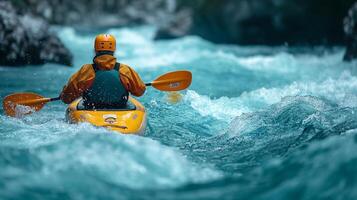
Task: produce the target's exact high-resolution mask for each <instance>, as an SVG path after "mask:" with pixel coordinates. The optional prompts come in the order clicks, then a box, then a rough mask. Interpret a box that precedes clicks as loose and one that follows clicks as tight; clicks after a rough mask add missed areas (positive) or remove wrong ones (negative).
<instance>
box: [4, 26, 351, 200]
mask: <svg viewBox="0 0 357 200" xmlns="http://www.w3.org/2000/svg"><path fill="white" fill-rule="evenodd" d="M55 31H56V32H57V33H58V35H59V37H60V38H61V39H62V41H63V42H64V43H65V45H66V46H67V47H68V48H69V49H70V50H71V51H72V52H73V54H74V58H75V60H74V67H72V68H70V67H65V66H58V65H55V64H46V65H44V66H26V67H24V68H7V67H0V72H1V73H0V79H1V80H2V81H1V82H0V88H1V90H0V96H1V97H2V98H3V97H4V96H6V95H8V94H10V93H13V92H21V91H32V92H36V93H39V94H42V95H44V96H49V97H56V96H57V95H58V94H59V92H60V90H61V88H62V87H63V85H64V84H65V83H66V81H67V80H68V78H69V76H70V75H71V74H73V73H74V72H75V71H76V70H78V69H79V68H80V67H81V65H82V64H85V63H90V62H91V60H92V57H93V50H92V42H93V38H94V36H95V35H96V34H97V33H99V31H94V32H92V33H88V32H83V31H78V30H77V31H76V30H74V29H73V28H67V27H57V28H55ZM154 31H155V29H153V28H151V27H138V28H130V29H129V28H122V29H110V30H106V32H107V33H110V34H113V35H115V36H116V37H117V38H118V47H117V49H118V51H117V52H116V54H115V55H116V56H117V57H118V60H119V62H122V63H126V64H129V65H130V66H132V67H133V68H134V69H135V70H137V72H138V73H139V74H140V75H141V77H142V79H143V80H144V81H145V82H149V81H151V80H153V79H155V78H156V77H157V76H159V75H161V74H163V73H166V72H168V71H174V70H179V69H186V70H190V71H192V73H193V82H192V85H191V87H190V88H189V89H188V90H187V91H184V92H182V94H183V99H182V101H181V102H179V103H178V104H170V103H168V101H167V94H165V93H162V92H159V91H156V90H154V89H152V88H148V90H147V91H146V94H145V96H143V97H140V98H138V99H139V101H140V102H142V103H143V104H144V106H145V107H146V109H147V112H148V128H147V130H146V132H145V135H144V137H140V136H127V135H120V134H116V133H113V132H110V131H108V130H105V129H104V128H96V127H92V126H91V125H89V124H80V125H74V124H67V123H66V122H65V121H64V111H65V108H66V106H65V105H63V104H62V103H60V102H56V103H51V104H48V105H47V106H46V107H45V108H44V109H43V110H42V111H41V112H38V113H35V114H33V115H31V116H26V117H25V118H23V119H14V118H9V117H6V116H4V114H3V110H1V111H0V112H1V115H0V141H1V142H0V153H1V155H0V167H1V169H2V170H1V171H0V178H1V180H2V182H1V184H0V197H2V198H24V197H27V198H28V199H31V198H33V199H36V198H37V197H38V196H37V195H38V194H40V195H43V196H44V197H47V198H51V199H61V197H64V196H65V197H69V198H75V199H97V198H107V199H151V198H157V199H167V198H174V199H222V198H225V199H272V198H273V199H288V198H296V199H316V198H336V197H344V198H342V199H353V197H355V195H356V194H355V191H357V190H356V183H357V182H356V181H355V175H354V174H356V172H357V171H356V169H355V167H353V166H354V165H355V164H357V162H356V155H355V154H354V153H353V152H354V151H356V150H357V142H356V141H357V139H356V138H357V135H356V134H357V131H356V130H357V116H356V111H357V108H356V106H357V103H356V102H357V76H356V73H357V72H356V69H357V68H356V66H357V65H356V63H355V62H354V63H344V62H342V61H341V60H342V56H343V53H344V52H343V51H344V50H343V49H342V48H340V47H334V48H329V49H326V48H324V47H315V48H306V47H299V48H296V47H294V48H292V47H289V46H282V47H264V46H261V47H260V46H257V47H249V46H248V47H240V46H232V45H216V44H212V43H210V42H207V41H205V40H203V39H201V38H199V37H195V36H188V37H184V38H181V39H176V40H169V41H154V40H153V36H154ZM88 188H92V189H88ZM94 188H95V189H94ZM341 193H343V195H342V196H341ZM297 194H298V195H297Z"/></svg>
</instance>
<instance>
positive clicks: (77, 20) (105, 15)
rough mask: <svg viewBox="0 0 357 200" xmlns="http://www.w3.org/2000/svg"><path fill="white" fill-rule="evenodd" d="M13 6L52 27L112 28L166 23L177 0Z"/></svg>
mask: <svg viewBox="0 0 357 200" xmlns="http://www.w3.org/2000/svg"><path fill="white" fill-rule="evenodd" d="M16 5H17V6H18V7H19V8H21V9H22V10H26V11H28V12H32V13H35V14H36V15H39V16H41V17H43V18H44V19H46V20H47V21H49V22H50V23H51V24H61V25H63V24H65V25H76V26H82V27H83V26H84V27H85V26H93V25H95V26H96V27H111V26H128V25H142V24H154V25H158V24H165V23H166V22H167V19H168V18H170V16H171V15H172V13H173V12H174V11H175V8H176V0H150V1H146V0H130V1H128V0H76V1H73V0H51V1H43V0H26V1H20V2H18V3H17V4H16Z"/></svg>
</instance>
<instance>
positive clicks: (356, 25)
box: [343, 2, 357, 61]
mask: <svg viewBox="0 0 357 200" xmlns="http://www.w3.org/2000/svg"><path fill="white" fill-rule="evenodd" d="M344 30H345V34H346V36H347V49H346V53H345V56H344V58H343V60H345V61H352V60H353V59H357V2H356V3H355V4H354V5H353V6H352V8H351V9H350V10H349V11H348V15H347V17H346V18H345V20H344Z"/></svg>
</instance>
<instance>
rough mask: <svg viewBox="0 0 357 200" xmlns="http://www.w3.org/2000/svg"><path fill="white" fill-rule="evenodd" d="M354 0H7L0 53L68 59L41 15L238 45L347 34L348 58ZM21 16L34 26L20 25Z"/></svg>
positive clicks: (341, 38)
mask: <svg viewBox="0 0 357 200" xmlns="http://www.w3.org/2000/svg"><path fill="white" fill-rule="evenodd" d="M354 1H355V0H345V1H335V0H291V1H290V0H289V1H288V0H266V1H261V0H239V1H237V0H224V1H222V0H196V1H190V0H180V1H178V0H151V1H145V0H130V1H128V0H117V1H115V0H101V1H97V0H77V1H72V0H51V1H43V0H24V1H19V0H11V2H12V4H13V5H14V6H13V7H15V8H16V11H14V10H13V8H12V7H11V6H5V7H6V8H4V9H3V8H2V9H1V10H0V23H1V24H0V25H1V26H2V27H4V28H2V27H1V28H2V29H0V33H1V31H2V32H3V33H1V34H0V37H3V38H0V39H2V40H1V42H2V43H1V47H0V53H1V54H0V55H1V56H2V57H4V56H5V58H6V59H2V61H1V63H0V64H7V65H18V64H23V63H30V64H38V63H43V62H58V63H62V64H65V63H66V64H69V63H70V60H71V55H70V53H69V52H68V50H67V49H66V48H65V47H64V46H63V45H62V44H61V42H60V41H59V39H58V38H57V37H56V36H54V35H53V34H51V33H50V32H49V31H48V27H49V26H48V24H47V23H49V24H59V25H69V26H75V27H77V28H78V27H91V28H93V27H94V28H95V29H98V28H107V27H121V26H135V25H143V24H149V25H154V26H157V27H158V32H157V35H156V39H171V38H177V37H182V36H185V35H198V36H200V37H202V38H204V39H207V40H209V41H212V42H216V43H229V44H239V45H286V44H288V45H326V46H330V45H344V44H346V38H347V46H348V48H347V52H346V56H345V58H344V60H346V61H349V60H352V59H353V58H355V57H356V48H357V47H356V46H357V45H356V26H355V22H356V17H355V16H356V14H353V13H356V11H355V10H356V9H355V8H351V9H350V11H349V14H348V16H347V11H348V9H349V8H350V7H351V5H353V3H354ZM1 5H2V6H3V7H4V5H8V3H4V2H3V1H2V3H1ZM322 5H323V6H322ZM355 7H356V6H355ZM6 9H8V10H9V9H10V10H9V11H7V10H6ZM346 16H347V17H346ZM344 18H345V20H344ZM5 21H7V22H6V23H5ZM28 21H31V23H33V24H36V26H32V25H31V26H27V24H28ZM31 27H32V28H31ZM33 27H36V28H33ZM5 30H7V31H5ZM344 31H345V32H344ZM5 33H6V34H5ZM14 34H15V35H14ZM346 35H347V37H346ZM15 36H16V39H14V38H15ZM14 40H15V41H16V43H15V45H14V43H13V42H12V41H14ZM44 45H47V46H44ZM39 49H41V50H39ZM42 49H44V50H45V51H42ZM9 50H11V51H9ZM40 51H42V53H41V52H40ZM43 52H46V53H43ZM47 52H51V53H50V54H47Z"/></svg>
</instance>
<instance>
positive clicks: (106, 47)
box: [60, 34, 146, 109]
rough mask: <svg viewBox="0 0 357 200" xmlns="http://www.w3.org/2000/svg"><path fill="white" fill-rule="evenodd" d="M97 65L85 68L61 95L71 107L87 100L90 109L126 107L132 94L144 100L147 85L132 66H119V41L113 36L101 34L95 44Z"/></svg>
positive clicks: (71, 80)
mask: <svg viewBox="0 0 357 200" xmlns="http://www.w3.org/2000/svg"><path fill="white" fill-rule="evenodd" d="M94 50H95V57H94V58H93V64H85V65H83V66H82V68H81V69H80V70H79V71H78V72H76V73H75V74H74V75H72V77H71V78H70V79H69V81H68V83H67V85H66V86H65V87H64V88H63V90H62V92H61V96H60V97H61V100H62V101H63V102H64V103H66V104H69V103H71V102H72V101H74V100H75V99H77V98H79V97H83V103H82V104H83V106H84V107H86V109H88V108H108V107H123V106H125V105H126V103H127V101H128V97H129V93H130V94H132V95H134V96H141V95H143V94H144V92H145V89H146V87H145V83H144V82H143V81H142V80H141V78H140V77H139V75H138V74H137V73H136V72H135V71H134V70H133V69H132V68H131V67H130V66H128V65H125V64H123V63H118V62H117V59H116V58H115V57H114V52H115V50H116V40H115V38H114V36H113V35H109V34H100V35H98V36H97V37H96V38H95V42H94Z"/></svg>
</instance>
